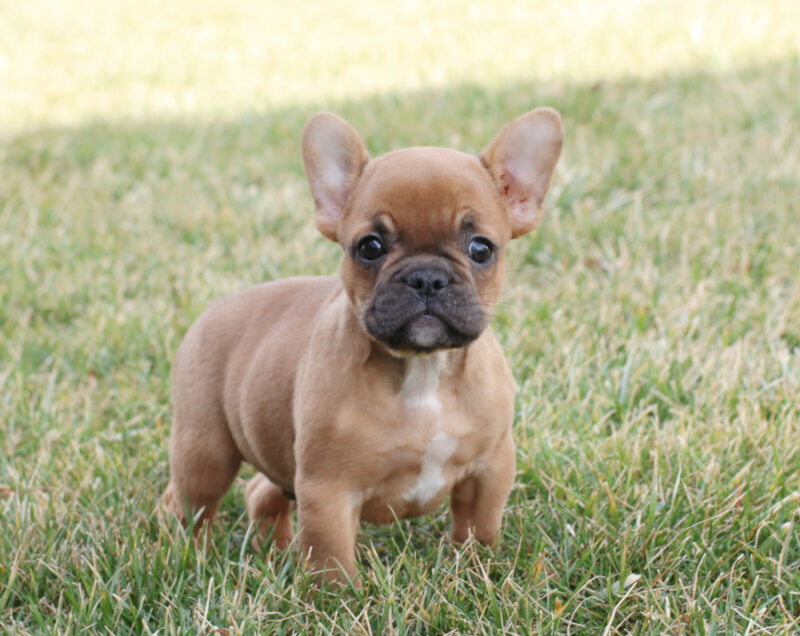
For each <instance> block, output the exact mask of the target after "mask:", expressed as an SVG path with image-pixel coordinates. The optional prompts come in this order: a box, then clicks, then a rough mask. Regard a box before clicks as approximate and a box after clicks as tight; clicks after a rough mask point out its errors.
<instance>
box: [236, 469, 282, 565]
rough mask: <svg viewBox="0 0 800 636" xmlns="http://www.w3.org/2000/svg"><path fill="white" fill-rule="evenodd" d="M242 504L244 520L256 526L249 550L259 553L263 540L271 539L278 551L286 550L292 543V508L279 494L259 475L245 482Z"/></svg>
mask: <svg viewBox="0 0 800 636" xmlns="http://www.w3.org/2000/svg"><path fill="white" fill-rule="evenodd" d="M244 501H245V506H246V507H247V516H248V517H249V518H250V521H252V522H253V523H254V524H255V526H256V534H255V536H254V537H253V540H252V542H251V545H252V546H253V548H254V549H256V550H259V549H260V548H261V546H262V544H263V542H264V540H265V539H271V540H272V542H273V543H274V544H275V545H277V546H278V548H280V549H281V550H285V549H286V548H288V547H289V545H290V544H291V543H292V540H293V539H294V531H293V530H292V509H293V505H292V502H291V501H290V500H288V499H287V498H286V497H284V496H283V491H281V489H280V488H278V486H276V485H275V484H273V483H272V482H271V481H270V480H269V479H267V477H266V476H265V475H263V474H262V473H259V474H257V475H256V476H255V477H253V478H252V479H251V480H250V481H249V482H247V486H246V487H245V491H244Z"/></svg>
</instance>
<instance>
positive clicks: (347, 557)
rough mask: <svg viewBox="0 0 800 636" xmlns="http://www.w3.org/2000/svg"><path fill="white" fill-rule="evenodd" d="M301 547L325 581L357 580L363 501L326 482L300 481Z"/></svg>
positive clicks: (298, 492) (298, 484)
mask: <svg viewBox="0 0 800 636" xmlns="http://www.w3.org/2000/svg"><path fill="white" fill-rule="evenodd" d="M296 490H297V492H296V494H297V521H298V526H299V539H300V547H301V549H302V551H303V554H304V555H306V556H307V557H308V558H309V560H310V562H311V565H312V567H313V570H314V572H316V573H318V574H321V575H322V576H323V577H324V579H325V580H326V581H340V582H344V579H345V577H344V575H345V574H346V575H347V578H349V579H351V580H355V577H356V575H357V573H358V571H357V570H356V566H355V542H356V532H357V528H358V520H359V517H360V514H361V498H360V497H358V496H357V495H356V494H355V493H353V492H352V491H349V490H347V489H345V488H343V487H337V484H335V483H333V482H330V481H327V482H321V481H319V480H314V481H306V480H304V481H298V483H297V484H296Z"/></svg>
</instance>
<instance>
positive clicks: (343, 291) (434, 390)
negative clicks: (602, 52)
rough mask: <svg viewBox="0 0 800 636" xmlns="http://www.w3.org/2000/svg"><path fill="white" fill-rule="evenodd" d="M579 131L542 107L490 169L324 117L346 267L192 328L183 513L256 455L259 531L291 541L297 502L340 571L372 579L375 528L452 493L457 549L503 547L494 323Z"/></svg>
mask: <svg viewBox="0 0 800 636" xmlns="http://www.w3.org/2000/svg"><path fill="white" fill-rule="evenodd" d="M562 139H563V131H562V126H561V119H560V117H559V115H558V113H557V112H556V111H554V110H552V109H549V108H538V109H536V110H533V111H531V112H529V113H527V114H525V115H523V116H521V117H519V118H518V119H516V120H514V121H513V122H511V123H510V124H508V125H507V126H506V127H505V128H503V129H502V130H501V131H500V132H499V133H498V134H497V136H495V138H494V139H493V140H492V141H491V143H490V144H489V145H488V146H487V147H486V149H485V150H484V151H483V153H481V155H480V157H477V158H476V157H473V156H470V155H467V154H464V153H461V152H457V151H455V150H449V149H445V148H432V147H425V148H406V149H402V150H397V151H394V152H390V153H389V154H387V155H384V156H382V157H379V158H377V159H370V156H369V154H368V152H367V148H366V147H365V145H364V142H363V141H362V140H361V138H360V137H359V136H358V134H357V133H356V132H355V130H353V128H352V127H351V126H350V125H349V124H348V123H347V122H346V121H344V120H343V119H341V118H340V117H338V116H337V115H334V114H331V113H320V114H318V115H315V116H314V117H313V118H312V119H311V120H310V121H309V122H308V124H307V125H306V128H305V131H304V133H303V141H302V149H303V161H304V164H305V169H306V175H307V177H308V182H309V185H310V187H311V192H312V194H313V196H314V202H315V204H316V225H317V228H318V229H319V231H320V232H321V233H322V234H323V235H324V236H326V237H327V238H329V239H330V240H332V241H336V242H338V243H339V244H340V245H341V246H342V250H343V252H344V258H343V262H342V268H341V275H339V276H330V277H313V278H312V277H308V278H291V279H285V280H279V281H275V282H270V283H265V284H262V285H258V286H256V287H253V288H251V289H248V290H245V291H243V292H241V293H239V294H236V295H234V296H231V297H229V298H225V299H223V300H220V301H217V302H216V303H215V304H213V305H212V306H211V307H210V308H209V309H208V310H207V311H206V312H205V313H204V314H202V315H201V316H200V318H199V319H198V320H197V322H195V324H194V325H193V326H192V327H191V329H190V330H189V332H188V333H187V335H186V337H185V339H184V341H183V343H182V344H181V346H180V349H179V351H178V355H177V359H176V361H175V365H174V368H173V392H174V424H173V428H172V434H171V437H170V444H169V454H170V481H169V485H168V487H167V490H166V492H165V504H166V505H167V507H168V508H169V509H171V510H172V512H174V513H175V514H176V515H177V516H178V517H179V518H180V519H181V520H182V521H183V522H184V523H186V522H187V515H195V516H196V517H198V518H199V519H200V520H201V521H208V520H210V519H211V518H212V517H213V516H214V514H215V512H216V510H217V506H218V505H219V502H220V499H221V498H222V496H223V495H224V494H225V492H226V491H227V490H228V488H229V487H230V485H231V483H232V482H233V480H234V477H235V476H236V474H237V472H238V471H239V466H240V464H241V462H242V461H246V462H249V463H250V464H251V465H253V466H254V467H255V468H256V469H257V470H258V471H259V473H258V474H257V475H256V476H255V477H254V478H253V479H252V480H251V481H250V482H249V483H248V485H247V489H246V493H245V500H246V504H247V511H248V513H249V516H250V518H251V519H252V520H253V521H255V522H257V524H258V530H259V531H260V532H261V533H263V534H271V536H272V539H273V540H274V541H276V542H277V543H278V544H280V545H282V546H285V545H288V544H289V543H290V542H291V541H292V539H293V532H292V520H291V515H292V512H293V509H294V506H295V500H296V507H297V516H298V530H299V545H300V547H301V549H302V551H303V553H304V554H305V555H306V556H307V557H308V558H309V559H310V563H311V567H312V568H313V570H314V571H316V572H320V573H322V574H323V575H324V577H325V578H327V579H331V580H343V579H345V578H350V579H353V578H354V577H356V575H357V569H356V564H355V542H356V533H357V529H358V524H359V521H360V520H362V519H363V520H367V521H373V522H379V523H389V522H392V521H393V520H394V519H395V518H402V517H409V516H415V515H421V514H424V513H427V512H430V511H432V510H434V509H436V508H437V507H438V506H440V505H441V503H442V502H443V501H444V499H445V498H446V497H447V495H448V494H449V495H450V507H451V511H452V539H453V541H455V542H463V541H465V540H466V539H467V538H468V536H469V535H470V534H473V535H474V536H475V538H476V539H477V540H479V541H481V542H483V543H486V544H491V543H493V542H494V541H495V540H496V539H497V536H498V533H499V530H500V522H501V516H502V512H503V506H504V504H505V502H506V500H507V498H508V495H509V492H510V491H511V487H512V484H513V481H514V470H515V467H514V442H513V441H512V437H511V423H512V419H513V416H514V382H513V380H512V377H511V373H510V372H509V369H508V365H507V364H506V361H505V358H504V356H503V352H502V350H501V348H500V346H499V344H498V342H497V340H496V339H495V336H494V334H493V333H492V331H491V329H489V328H488V325H489V318H490V315H491V311H492V307H493V306H494V304H495V302H496V301H497V299H498V296H499V294H500V289H501V286H502V283H503V276H504V269H505V255H504V252H505V248H506V244H507V243H508V242H509V240H511V239H513V238H517V237H519V236H521V235H523V234H525V233H526V232H529V231H530V230H532V229H533V228H534V227H535V226H536V224H537V223H538V221H539V217H540V214H541V207H542V201H543V199H544V197H545V194H546V192H547V189H548V187H549V184H550V178H551V175H552V173H553V168H554V167H555V164H556V162H557V160H558V157H559V154H560V152H561V144H562ZM199 525H200V524H198V526H199Z"/></svg>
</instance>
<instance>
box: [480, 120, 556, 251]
mask: <svg viewBox="0 0 800 636" xmlns="http://www.w3.org/2000/svg"><path fill="white" fill-rule="evenodd" d="M563 141H564V129H563V127H562V125H561V116H560V115H559V114H558V112H557V111H555V110H553V109H552V108H537V109H536V110H532V111H531V112H529V113H526V114H525V115H522V116H521V117H518V118H517V119H515V120H514V121H512V122H511V123H510V124H508V125H507V126H506V127H505V128H503V129H502V130H501V131H500V132H499V133H497V135H495V137H494V139H492V141H491V143H489V145H488V146H486V148H485V149H484V151H483V152H482V153H481V161H482V162H483V165H485V166H486V167H487V168H488V170H489V173H490V174H491V175H492V179H493V180H494V183H495V185H496V186H497V189H498V191H499V192H500V194H501V195H502V197H503V199H505V202H506V205H507V206H508V214H509V218H510V220H511V236H512V238H517V237H518V236H522V235H523V234H525V233H527V232H530V231H531V230H532V229H533V228H535V227H536V226H537V225H538V224H539V219H540V217H541V209H542V202H543V201H544V197H545V195H546V194H547V189H548V188H549V187H550V178H551V177H552V176H553V169H554V168H555V166H556V163H557V162H558V157H559V155H560V154H561V145H562V143H563Z"/></svg>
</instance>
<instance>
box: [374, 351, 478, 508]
mask: <svg viewBox="0 0 800 636" xmlns="http://www.w3.org/2000/svg"><path fill="white" fill-rule="evenodd" d="M442 372H443V368H442V365H441V362H439V361H438V360H437V359H436V358H429V359H422V360H412V361H411V362H410V363H409V369H408V371H407V374H406V378H405V381H404V383H403V387H402V390H401V391H400V394H399V396H398V408H397V410H396V413H397V419H398V421H397V422H396V423H394V430H393V431H392V432H391V434H390V435H388V436H387V437H386V439H385V443H384V444H383V446H384V448H383V451H384V452H383V454H384V457H385V460H386V461H385V463H384V466H385V469H386V470H385V473H384V475H383V479H382V480H381V481H380V483H379V484H375V486H376V489H375V493H374V494H375V495H376V498H377V499H379V500H381V501H383V502H385V503H386V504H387V505H391V506H392V507H393V508H394V509H395V512H400V511H401V510H405V511H407V512H411V511H415V512H416V511H419V510H425V509H428V508H429V507H433V506H435V505H437V504H438V503H439V501H440V500H441V499H442V498H443V497H444V496H445V495H446V494H447V492H449V490H450V488H452V486H453V483H454V482H455V481H457V480H458V479H460V478H461V477H462V476H463V475H464V473H465V472H466V471H468V470H469V466H470V462H471V460H473V459H474V455H475V448H476V445H475V444H474V440H473V438H474V436H475V434H476V432H475V431H474V427H473V426H472V422H471V418H470V417H469V415H468V414H467V413H465V412H464V410H463V409H462V408H461V405H460V404H459V402H458V400H457V399H455V398H454V396H453V393H452V391H451V390H448V388H447V387H443V386H442V382H441V380H442V374H443V373H442Z"/></svg>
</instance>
